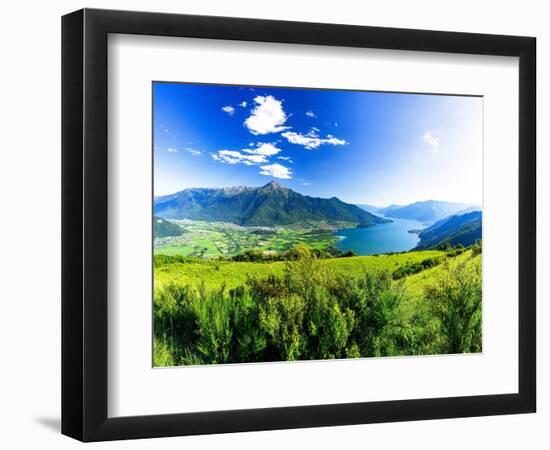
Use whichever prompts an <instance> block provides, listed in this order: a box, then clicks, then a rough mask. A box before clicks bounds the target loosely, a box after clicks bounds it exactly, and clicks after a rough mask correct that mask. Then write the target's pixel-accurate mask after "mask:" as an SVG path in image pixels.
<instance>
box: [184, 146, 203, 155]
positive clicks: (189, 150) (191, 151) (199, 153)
mask: <svg viewBox="0 0 550 450" xmlns="http://www.w3.org/2000/svg"><path fill="white" fill-rule="evenodd" d="M185 151H186V152H189V153H191V154H192V155H193V156H201V155H202V152H201V151H200V150H196V149H194V148H190V147H187V148H186V149H185Z"/></svg>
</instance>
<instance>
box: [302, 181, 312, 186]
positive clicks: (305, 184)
mask: <svg viewBox="0 0 550 450" xmlns="http://www.w3.org/2000/svg"><path fill="white" fill-rule="evenodd" d="M302 186H311V183H310V182H309V181H302Z"/></svg>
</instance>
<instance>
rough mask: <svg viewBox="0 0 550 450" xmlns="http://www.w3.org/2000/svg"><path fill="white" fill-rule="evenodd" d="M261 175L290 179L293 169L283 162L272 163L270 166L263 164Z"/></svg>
mask: <svg viewBox="0 0 550 450" xmlns="http://www.w3.org/2000/svg"><path fill="white" fill-rule="evenodd" d="M260 168H261V169H262V170H261V171H260V174H261V175H267V176H270V177H274V178H282V179H290V178H292V171H291V170H290V169H289V168H288V167H285V166H282V165H281V164H270V165H268V166H261V167H260Z"/></svg>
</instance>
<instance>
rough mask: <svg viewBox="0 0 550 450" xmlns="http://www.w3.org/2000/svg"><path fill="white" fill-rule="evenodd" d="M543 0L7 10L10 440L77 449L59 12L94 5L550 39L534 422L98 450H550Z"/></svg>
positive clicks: (0, 43) (1, 42)
mask: <svg viewBox="0 0 550 450" xmlns="http://www.w3.org/2000/svg"><path fill="white" fill-rule="evenodd" d="M545 3H546V2H542V1H536V0H523V1H521V2H518V1H513V2H511V1H502V0H501V1H493V0H491V1H485V2H480V1H470V0H463V1H461V2H452V3H451V2H441V1H437V0H435V1H431V0H426V1H424V0H416V1H408V0H399V1H391V0H388V1H386V2H370V4H369V3H368V2H357V1H354V0H339V1H338V2H333V1H330V2H329V1H320V0H316V1H309V0H308V1H302V2H298V1H296V0H279V1H277V2H265V1H257V0H256V1H247V0H231V1H224V0H201V1H189V2H182V1H168V0H156V1H155V2H152V1H144V0H132V1H130V0H111V1H110V2H107V1H96V0H88V1H87V2H85V3H81V2H75V1H67V0H66V1H54V2H39V1H19V2H9V3H8V2H6V3H5V4H4V5H3V8H2V14H1V16H0V33H1V39H0V47H1V53H0V55H1V61H2V69H1V70H0V78H1V80H2V83H1V84H0V86H1V88H2V90H3V92H2V95H1V97H0V114H1V118H0V124H1V125H0V130H1V132H2V138H1V140H0V149H1V150H0V193H1V194H0V195H1V205H2V207H3V208H2V209H3V215H2V217H1V219H0V236H1V239H2V246H1V247H0V249H1V253H0V255H1V258H0V265H1V269H2V270H1V272H0V273H2V278H1V280H2V283H1V284H0V292H1V294H0V299H1V300H0V301H1V304H2V309H1V310H0V342H1V347H0V349H1V350H0V351H1V355H2V358H1V360H0V361H1V362H0V365H1V369H0V424H1V426H0V430H1V431H0V446H1V447H3V448H6V449H18V448H56V449H65V448H76V447H79V446H80V445H82V444H80V443H78V442H76V441H73V440H71V439H69V438H66V437H64V436H61V435H60V434H59V420H60V419H59V418H60V210H61V208H60V192H61V186H60V53H61V52H60V31H61V30H60V16H61V15H62V14H65V13H68V12H70V11H73V10H76V9H79V8H81V7H83V6H87V7H94V8H112V9H137V10H145V11H147V10H154V11H161V12H175V13H189V14H209V15H224V16H242V17H257V18H265V19H286V20H302V21H317V22H334V23H350V24H357V25H375V26H393V27H408V28H422V29H438V30H449V31H471V32H482V33H501V34H518V35H530V36H536V37H537V38H538V83H539V89H538V123H539V133H538V148H539V199H538V211H539V255H540V256H539V269H538V272H539V278H541V280H540V282H539V310H538V312H539V319H538V326H539V327H538V329H539V333H538V336H539V347H538V356H539V359H538V361H539V364H538V368H539V407H538V410H539V412H538V413H537V414H535V415H521V416H503V417H486V418H471V419H458V420H457V419H453V420H440V421H425V422H409V423H400V424H379V425H364V426H350V427H334V428H320V429H304V430H291V431H277V432H261V433H240V434H233V435H218V436H198V437H185V438H170V439H157V440H154V441H152V440H141V441H128V442H118V443H101V444H95V445H94V448H107V447H109V448H110V447H111V446H112V447H114V448H121V449H122V448H124V449H126V448H151V447H152V446H153V445H154V446H155V448H181V447H182V446H187V447H188V448H197V449H203V448H205V449H210V448H220V447H223V448H224V449H232V448H235V449H237V448H238V449H247V448H250V449H252V448H254V449H255V448H265V449H271V448H277V449H278V448H309V447H315V448H334V447H347V446H351V447H367V446H369V447H371V448H388V449H391V448H400V447H406V448H407V449H417V448H418V449H432V448H434V449H435V448H437V449H440V448H445V449H464V448H472V449H473V448H476V449H477V448H499V449H508V448H510V449H515V448H519V447H524V448H530V449H544V448H549V446H550V431H549V429H550V427H549V426H548V424H549V423H550V389H549V388H548V385H547V384H546V383H545V379H549V377H550V367H549V364H550V354H549V353H548V350H547V344H548V343H549V342H550V328H549V327H544V324H545V323H547V322H548V320H550V308H549V307H548V305H547V304H545V302H544V301H543V299H544V297H545V294H547V292H548V290H549V289H550V285H549V283H550V282H549V281H548V280H549V278H548V277H547V276H546V277H545V275H544V274H545V272H546V271H547V270H548V260H547V258H546V257H545V256H544V255H543V254H544V253H546V254H548V253H549V252H550V245H549V242H550V240H549V237H548V236H543V235H542V233H541V232H542V230H543V229H544V228H545V226H546V228H548V222H549V221H550V217H548V208H543V199H544V198H547V197H548V196H549V194H550V192H548V190H549V189H550V183H549V182H545V181H544V180H543V177H544V175H545V174H547V173H549V171H550V167H549V166H550V158H549V157H548V155H547V154H544V153H543V152H542V148H543V143H544V142H545V141H547V142H548V141H550V131H549V129H548V128H547V127H545V126H544V124H545V116H544V112H543V108H544V106H545V105H548V104H550V98H549V94H548V92H549V91H548V88H549V86H550V80H549V79H548V76H547V73H548V71H549V70H550V28H549V27H548V17H549V14H548V11H545Z"/></svg>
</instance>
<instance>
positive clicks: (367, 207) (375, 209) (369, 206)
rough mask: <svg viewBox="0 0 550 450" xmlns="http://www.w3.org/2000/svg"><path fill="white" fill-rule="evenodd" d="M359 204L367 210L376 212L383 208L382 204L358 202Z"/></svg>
mask: <svg viewBox="0 0 550 450" xmlns="http://www.w3.org/2000/svg"><path fill="white" fill-rule="evenodd" d="M357 206H359V208H361V209H364V210H365V211H367V212H370V213H374V214H376V213H378V212H379V211H380V210H381V209H382V208H381V207H380V206H374V205H369V204H367V203H357Z"/></svg>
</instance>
